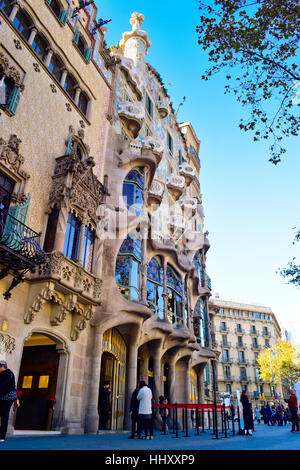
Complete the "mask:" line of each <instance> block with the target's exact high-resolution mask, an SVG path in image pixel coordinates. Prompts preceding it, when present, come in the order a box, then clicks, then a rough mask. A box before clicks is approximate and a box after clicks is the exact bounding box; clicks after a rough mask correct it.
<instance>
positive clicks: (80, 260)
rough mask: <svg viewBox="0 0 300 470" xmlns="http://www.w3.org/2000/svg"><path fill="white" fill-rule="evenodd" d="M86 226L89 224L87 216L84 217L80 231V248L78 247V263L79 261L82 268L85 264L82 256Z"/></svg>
mask: <svg viewBox="0 0 300 470" xmlns="http://www.w3.org/2000/svg"><path fill="white" fill-rule="evenodd" d="M86 224H87V218H86V216H83V217H82V220H81V231H80V240H79V247H78V261H77V263H78V264H79V265H80V266H82V264H83V260H82V254H83V242H84V234H85V227H86Z"/></svg>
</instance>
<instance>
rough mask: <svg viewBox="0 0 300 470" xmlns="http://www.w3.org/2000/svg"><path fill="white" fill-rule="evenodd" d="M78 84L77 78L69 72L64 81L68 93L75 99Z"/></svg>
mask: <svg viewBox="0 0 300 470" xmlns="http://www.w3.org/2000/svg"><path fill="white" fill-rule="evenodd" d="M78 86H79V85H78V83H77V81H76V79H75V78H74V77H73V75H72V74H70V73H68V74H67V76H66V79H65V82H64V89H65V90H66V92H67V93H68V95H69V96H70V98H72V100H74V99H75V95H76V88H77V87H78Z"/></svg>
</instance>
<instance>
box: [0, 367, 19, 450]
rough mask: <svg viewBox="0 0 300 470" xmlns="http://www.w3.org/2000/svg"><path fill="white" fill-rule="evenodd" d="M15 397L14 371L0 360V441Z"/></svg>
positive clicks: (5, 430)
mask: <svg viewBox="0 0 300 470" xmlns="http://www.w3.org/2000/svg"><path fill="white" fill-rule="evenodd" d="M16 399H17V391H16V382H15V376H14V373H13V372H12V371H11V370H10V369H8V368H7V363H6V361H0V421H1V424H0V442H4V441H5V437H6V433H7V426H8V418H9V412H10V409H11V406H12V404H13V403H14V401H15V400H16Z"/></svg>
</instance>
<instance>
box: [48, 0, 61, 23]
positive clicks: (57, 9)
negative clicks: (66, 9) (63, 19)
mask: <svg viewBox="0 0 300 470" xmlns="http://www.w3.org/2000/svg"><path fill="white" fill-rule="evenodd" d="M46 2H47V3H48V5H49V7H50V8H51V10H52V11H53V13H54V14H55V16H57V18H58V19H60V14H61V12H62V10H63V8H62V6H61V4H60V2H58V1H57V0H46Z"/></svg>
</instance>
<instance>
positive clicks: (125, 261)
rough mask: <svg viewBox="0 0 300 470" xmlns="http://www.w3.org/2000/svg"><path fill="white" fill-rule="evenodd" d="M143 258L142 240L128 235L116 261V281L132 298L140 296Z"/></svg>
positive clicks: (123, 291) (125, 293)
mask: <svg viewBox="0 0 300 470" xmlns="http://www.w3.org/2000/svg"><path fill="white" fill-rule="evenodd" d="M141 260H142V241H141V240H140V239H139V238H138V237H137V236H133V235H130V234H129V235H128V236H127V238H126V240H124V242H123V243H122V245H121V248H120V251H119V254H118V256H117V261H116V273H115V278H116V283H117V284H118V286H119V289H120V291H121V293H122V294H123V295H124V296H125V297H126V298H128V299H130V300H136V301H137V300H139V298H140V282H139V277H140V265H141Z"/></svg>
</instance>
